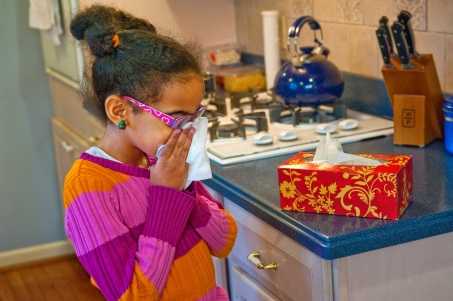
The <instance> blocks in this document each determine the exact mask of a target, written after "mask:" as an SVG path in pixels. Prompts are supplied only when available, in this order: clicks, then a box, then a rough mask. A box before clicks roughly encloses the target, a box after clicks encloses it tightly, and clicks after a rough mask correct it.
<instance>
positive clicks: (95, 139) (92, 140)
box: [88, 136, 101, 144]
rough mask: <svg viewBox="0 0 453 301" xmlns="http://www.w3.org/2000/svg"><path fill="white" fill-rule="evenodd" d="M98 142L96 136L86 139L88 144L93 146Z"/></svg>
mask: <svg viewBox="0 0 453 301" xmlns="http://www.w3.org/2000/svg"><path fill="white" fill-rule="evenodd" d="M99 140H101V139H100V138H99V137H97V136H90V137H88V141H89V142H90V143H93V144H95V143H98V141H99Z"/></svg>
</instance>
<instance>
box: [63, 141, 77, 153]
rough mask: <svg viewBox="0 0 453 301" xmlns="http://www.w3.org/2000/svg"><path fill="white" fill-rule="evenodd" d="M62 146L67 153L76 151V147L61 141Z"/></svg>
mask: <svg viewBox="0 0 453 301" xmlns="http://www.w3.org/2000/svg"><path fill="white" fill-rule="evenodd" d="M61 146H62V147H63V148H64V150H65V151H66V152H67V153H70V152H72V151H73V150H74V146H72V145H70V144H68V143H67V142H66V141H61Z"/></svg>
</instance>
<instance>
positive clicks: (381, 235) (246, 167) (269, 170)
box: [205, 137, 453, 259]
mask: <svg viewBox="0 0 453 301" xmlns="http://www.w3.org/2000/svg"><path fill="white" fill-rule="evenodd" d="M392 139H393V138H392V137H385V138H377V139H372V140H368V141H362V142H357V143H352V144H346V145H343V148H344V150H345V151H346V152H350V153H359V152H361V153H363V152H367V153H398V154H411V155H413V159H414V191H413V197H412V203H411V204H410V205H409V208H408V209H407V210H406V212H405V213H404V215H403V216H402V217H401V218H400V220H397V221H388V220H377V219H368V218H355V217H344V216H332V215H318V214H310V213H299V212H283V211H281V210H280V207H279V189H278V180H277V166H278V165H279V164H280V163H281V162H282V161H283V160H285V159H287V158H289V157H290V155H286V156H279V157H274V158H269V159H263V160H257V161H250V162H247V163H239V164H235V165H229V166H221V165H218V164H216V163H212V170H213V174H214V177H213V178H212V179H210V180H207V181H205V183H206V184H207V185H208V186H210V187H211V188H213V189H215V190H217V191H218V192H220V193H221V194H223V195H224V196H225V197H226V198H228V199H229V200H231V201H232V202H234V203H236V204H238V205H239V206H241V207H242V208H244V209H246V210H247V211H249V212H251V213H252V214H254V215H256V216H257V217H259V218H260V219H262V220H264V221H265V222H267V223H269V224H270V225H272V226H273V227H274V228H276V229H278V230H280V231H281V232H282V233H284V234H285V235H287V236H289V237H291V238H293V239H294V240H295V241H297V242H298V243H300V244H301V245H302V246H304V247H306V248H308V249H309V250H311V251H312V252H314V253H315V254H317V255H319V256H320V257H322V258H325V259H335V258H339V257H344V256H350V255H354V254H358V253H362V252H366V251H370V250H375V249H379V248H383V247H387V246H391V245H397V244H401V243H404V242H408V241H413V240H417V239H422V238H426V237H430V236H434V235H438V234H442V233H447V232H451V231H453V156H449V155H448V154H446V153H445V152H444V150H443V144H442V143H441V142H434V143H433V144H431V145H429V146H426V147H425V148H413V147H399V146H395V145H393V143H392Z"/></svg>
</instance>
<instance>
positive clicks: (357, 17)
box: [337, 0, 363, 24]
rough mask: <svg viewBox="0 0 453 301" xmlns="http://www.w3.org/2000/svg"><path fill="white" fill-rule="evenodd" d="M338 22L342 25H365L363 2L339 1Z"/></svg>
mask: <svg viewBox="0 0 453 301" xmlns="http://www.w3.org/2000/svg"><path fill="white" fill-rule="evenodd" d="M337 20H338V21H340V22H342V23H352V24H363V12H362V7H361V0H337Z"/></svg>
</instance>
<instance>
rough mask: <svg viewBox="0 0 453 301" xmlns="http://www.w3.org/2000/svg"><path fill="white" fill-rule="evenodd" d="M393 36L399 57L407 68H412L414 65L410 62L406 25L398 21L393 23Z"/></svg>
mask: <svg viewBox="0 0 453 301" xmlns="http://www.w3.org/2000/svg"><path fill="white" fill-rule="evenodd" d="M392 33H393V38H394V39H395V44H396V50H397V51H398V57H399V58H400V61H401V65H402V66H403V68H405V69H410V68H411V67H412V65H411V63H410V56H409V51H408V49H407V42H406V39H405V37H404V27H403V25H402V24H401V23H400V22H398V21H396V22H395V23H393V25H392Z"/></svg>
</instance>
